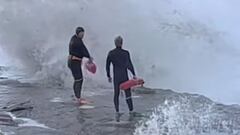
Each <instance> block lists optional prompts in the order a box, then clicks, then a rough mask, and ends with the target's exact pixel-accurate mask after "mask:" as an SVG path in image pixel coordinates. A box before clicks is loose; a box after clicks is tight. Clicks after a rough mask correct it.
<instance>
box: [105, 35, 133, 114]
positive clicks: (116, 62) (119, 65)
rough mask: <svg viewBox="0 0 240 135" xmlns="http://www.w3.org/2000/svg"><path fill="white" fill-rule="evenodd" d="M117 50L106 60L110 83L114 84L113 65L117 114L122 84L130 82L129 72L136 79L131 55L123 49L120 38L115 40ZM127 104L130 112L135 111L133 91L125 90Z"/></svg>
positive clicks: (110, 53) (112, 51)
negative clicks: (111, 70)
mask: <svg viewBox="0 0 240 135" xmlns="http://www.w3.org/2000/svg"><path fill="white" fill-rule="evenodd" d="M114 42H115V46H116V48H115V49H113V50H111V51H110V52H109V53H108V56H107V60H106V71H107V77H108V81H109V82H112V77H111V75H110V65H111V63H112V65H113V83H114V99H113V100H114V105H115V110H116V113H119V93H120V88H119V86H120V84H121V83H122V82H125V81H127V80H128V70H130V71H131V72H132V74H133V78H134V79H136V75H135V71H134V67H133V64H132V61H131V58H130V54H129V52H128V51H127V50H124V49H122V44H123V39H122V37H121V36H118V37H116V38H115V40H114ZM125 95H126V102H127V105H128V108H129V112H130V113H131V112H132V111H133V103H132V98H131V90H130V89H128V90H125Z"/></svg>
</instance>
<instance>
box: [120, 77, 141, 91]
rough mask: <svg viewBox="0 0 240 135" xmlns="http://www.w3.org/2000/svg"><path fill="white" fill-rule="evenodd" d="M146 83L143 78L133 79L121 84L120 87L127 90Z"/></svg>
mask: <svg viewBox="0 0 240 135" xmlns="http://www.w3.org/2000/svg"><path fill="white" fill-rule="evenodd" d="M143 84H144V80H143V79H131V80H128V81H126V82H123V83H121V84H120V89H122V90H127V89H129V88H132V87H137V86H142V85H143Z"/></svg>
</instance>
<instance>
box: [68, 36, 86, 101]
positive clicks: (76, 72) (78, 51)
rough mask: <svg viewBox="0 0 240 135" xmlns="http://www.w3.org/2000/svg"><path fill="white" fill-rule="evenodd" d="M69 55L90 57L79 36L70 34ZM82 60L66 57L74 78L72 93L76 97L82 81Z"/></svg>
mask: <svg viewBox="0 0 240 135" xmlns="http://www.w3.org/2000/svg"><path fill="white" fill-rule="evenodd" d="M69 55H70V56H76V57H78V58H81V59H82V58H83V57H86V58H90V55H89V52H88V50H87V48H86V46H85V45H84V43H83V41H82V39H81V38H78V37H77V36H76V35H74V36H72V38H71V41H70V44H69ZM81 64H82V61H79V60H72V59H71V58H69V59H68V67H69V68H70V69H71V71H72V75H73V78H74V85H73V89H74V94H75V96H76V97H77V98H80V97H81V90H82V83H83V75H82V68H81Z"/></svg>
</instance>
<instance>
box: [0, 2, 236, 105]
mask: <svg viewBox="0 0 240 135" xmlns="http://www.w3.org/2000/svg"><path fill="white" fill-rule="evenodd" d="M238 3H239V2H238V1H236V0H235V1H227V0H221V1H217V0H214V1H211V2H209V1H207V0H204V1H201V2H200V1H190V0H182V1H173V0H150V1H144V0H130V1H127V0H122V1H112V0H104V1H99V0H80V1H78V0H69V1H68V2H66V1H64V0H51V1H46V0H41V1H40V0H31V1H29V0H22V1H17V0H12V1H7V0H0V18H1V21H0V45H1V46H0V47H1V49H2V50H3V51H4V52H5V53H6V55H7V58H8V59H9V60H10V59H11V61H12V63H16V64H14V66H17V67H18V66H21V67H24V68H27V69H28V70H27V71H28V72H29V74H30V75H29V76H30V77H31V78H32V79H33V78H34V80H45V81H46V82H45V83H50V82H55V81H56V82H60V83H61V84H63V85H64V86H66V87H71V85H72V84H71V81H72V77H71V74H70V71H69V69H68V68H67V66H66V58H67V55H68V43H69V40H70V38H71V36H72V35H73V34H74V30H75V27H77V26H83V27H84V28H85V29H86V35H85V38H84V42H85V44H86V46H87V47H88V48H89V50H90V53H91V54H92V55H93V57H94V59H95V62H96V63H97V65H98V73H97V75H96V76H92V75H91V74H88V73H87V72H85V74H86V76H87V77H89V78H92V80H93V83H99V84H103V85H107V81H105V80H106V73H105V58H106V55H107V52H108V51H109V50H110V49H112V48H114V44H113V39H114V37H115V36H117V35H122V36H123V37H124V48H126V49H129V50H130V52H131V57H132V59H133V62H134V64H135V69H136V71H137V74H138V76H140V77H143V78H144V79H145V80H146V86H149V87H157V88H170V89H174V90H177V91H182V92H191V93H200V94H204V95H206V96H208V97H210V98H211V99H213V100H215V101H219V102H224V103H240V100H239V98H238V96H237V95H238V94H239V91H238V89H239V87H240V86H239V83H238V82H239V77H240V76H239V75H240V74H239V71H238V70H239V64H238V63H239V60H238V57H239V47H238V46H237V44H238V41H239V39H238V38H237V36H236V35H240V34H239V32H238V27H237V24H239V23H238V22H239V17H238V16H239V15H236V10H237V6H236V5H237V4H238ZM1 61H2V60H1Z"/></svg>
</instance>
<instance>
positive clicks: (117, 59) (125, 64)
mask: <svg viewBox="0 0 240 135" xmlns="http://www.w3.org/2000/svg"><path fill="white" fill-rule="evenodd" d="M109 58H110V59H111V62H112V64H113V73H114V80H118V81H126V80H128V74H127V73H128V72H127V70H128V68H131V67H132V63H131V60H130V59H129V58H130V55H129V52H128V51H127V50H124V49H122V48H120V47H117V48H115V49H113V50H112V51H110V52H109ZM131 69H133V68H131ZM131 69H130V70H131ZM132 71H133V70H132Z"/></svg>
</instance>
